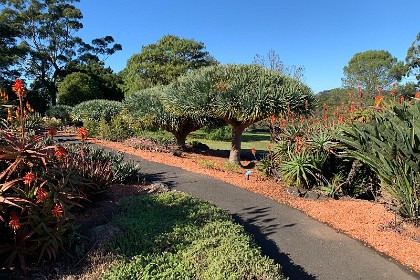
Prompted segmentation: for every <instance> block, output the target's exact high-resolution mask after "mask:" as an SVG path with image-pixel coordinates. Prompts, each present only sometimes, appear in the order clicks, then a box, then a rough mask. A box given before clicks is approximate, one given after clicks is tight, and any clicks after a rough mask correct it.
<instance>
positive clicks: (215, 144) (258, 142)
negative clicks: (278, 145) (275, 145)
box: [187, 130, 272, 152]
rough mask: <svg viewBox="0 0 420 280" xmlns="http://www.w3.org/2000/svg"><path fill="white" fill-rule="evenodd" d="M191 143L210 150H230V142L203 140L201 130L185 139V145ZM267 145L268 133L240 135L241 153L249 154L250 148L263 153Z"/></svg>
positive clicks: (268, 141)
mask: <svg viewBox="0 0 420 280" xmlns="http://www.w3.org/2000/svg"><path fill="white" fill-rule="evenodd" d="M193 141H198V142H201V143H203V144H206V145H207V146H209V148H210V149H212V150H230V147H231V142H230V141H215V140H208V139H205V132H204V131H201V130H199V131H195V132H193V133H191V134H190V135H189V136H188V137H187V143H188V142H193ZM269 144H270V134H269V133H254V132H244V134H243V135H242V151H243V152H251V149H252V147H254V148H255V149H256V150H257V151H260V152H265V151H267V145H269ZM271 145H272V144H271Z"/></svg>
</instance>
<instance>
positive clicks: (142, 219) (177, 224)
mask: <svg viewBox="0 0 420 280" xmlns="http://www.w3.org/2000/svg"><path fill="white" fill-rule="evenodd" d="M122 207H123V209H124V210H123V211H124V214H123V215H118V216H116V217H114V219H113V221H114V223H116V224H117V225H118V226H119V227H122V228H123V229H124V230H125V232H126V234H125V236H124V237H122V238H119V239H118V240H117V241H116V242H115V244H114V245H113V246H112V247H113V249H114V251H116V252H119V254H120V256H121V258H122V260H123V261H122V262H121V263H120V264H119V265H117V266H116V267H114V268H112V269H110V270H109V271H108V272H107V273H106V274H105V275H104V279H283V277H282V275H281V272H280V267H279V265H276V264H275V263H274V262H273V261H272V260H270V259H268V258H267V257H265V256H263V255H262V254H261V250H260V249H259V248H258V247H257V246H256V245H255V243H254V242H253V240H252V238H251V237H250V236H249V235H248V234H246V233H245V231H244V229H243V227H242V226H239V225H237V224H234V223H233V220H232V218H231V217H230V216H229V215H228V214H227V213H226V212H224V211H222V210H220V209H217V208H216V207H214V206H212V205H210V204H209V203H205V202H201V201H199V200H198V199H196V198H193V197H191V196H189V195H186V194H181V193H172V192H169V193H163V194H158V195H151V196H139V197H131V198H127V199H125V200H124V201H123V203H122Z"/></svg>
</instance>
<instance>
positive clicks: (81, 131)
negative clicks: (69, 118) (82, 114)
mask: <svg viewBox="0 0 420 280" xmlns="http://www.w3.org/2000/svg"><path fill="white" fill-rule="evenodd" d="M77 136H79V137H80V138H82V140H85V139H87V137H88V132H87V130H86V128H84V127H81V128H80V129H79V132H78V133H77Z"/></svg>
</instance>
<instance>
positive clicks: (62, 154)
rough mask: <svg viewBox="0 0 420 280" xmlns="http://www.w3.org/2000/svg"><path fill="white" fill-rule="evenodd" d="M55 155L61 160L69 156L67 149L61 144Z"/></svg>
mask: <svg viewBox="0 0 420 280" xmlns="http://www.w3.org/2000/svg"><path fill="white" fill-rule="evenodd" d="M54 155H55V157H56V158H57V159H59V160H62V159H65V158H66V157H67V152H66V149H64V148H63V147H61V146H58V147H57V149H56V150H55V153H54Z"/></svg>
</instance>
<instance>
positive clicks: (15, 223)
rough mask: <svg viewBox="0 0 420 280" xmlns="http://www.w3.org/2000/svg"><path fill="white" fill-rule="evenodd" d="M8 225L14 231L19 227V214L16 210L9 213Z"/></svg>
mask: <svg viewBox="0 0 420 280" xmlns="http://www.w3.org/2000/svg"><path fill="white" fill-rule="evenodd" d="M9 227H10V228H11V229H13V231H14V232H16V230H17V229H19V228H20V222H19V216H18V214H17V213H16V212H13V213H12V214H11V215H10V222H9Z"/></svg>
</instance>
